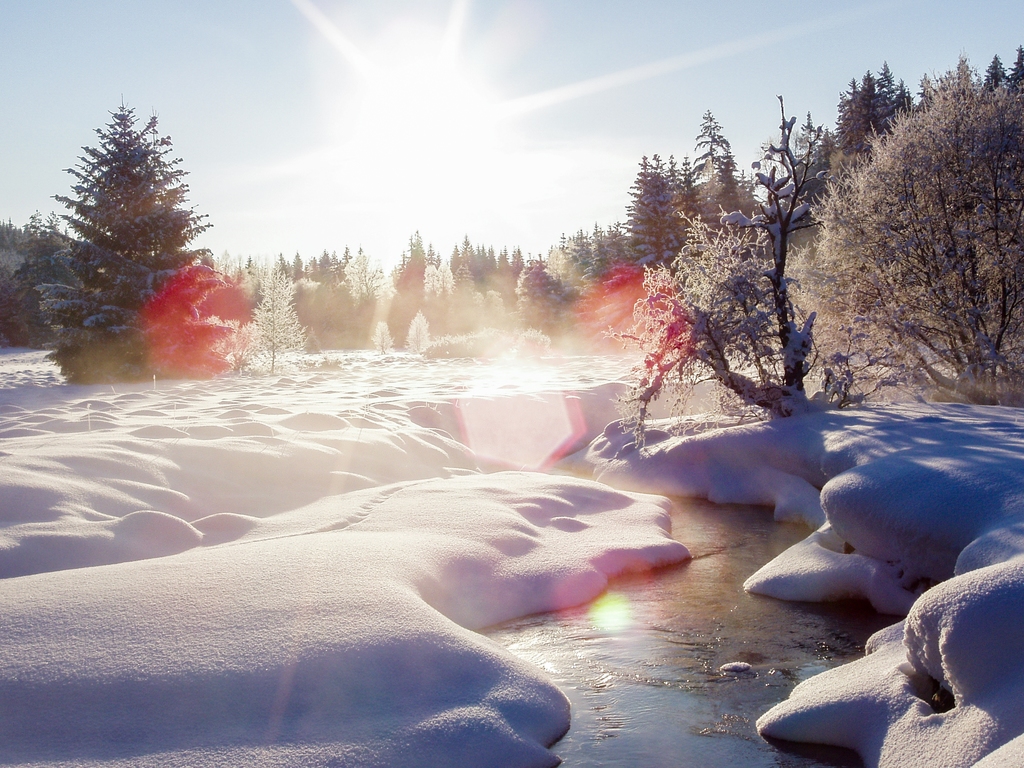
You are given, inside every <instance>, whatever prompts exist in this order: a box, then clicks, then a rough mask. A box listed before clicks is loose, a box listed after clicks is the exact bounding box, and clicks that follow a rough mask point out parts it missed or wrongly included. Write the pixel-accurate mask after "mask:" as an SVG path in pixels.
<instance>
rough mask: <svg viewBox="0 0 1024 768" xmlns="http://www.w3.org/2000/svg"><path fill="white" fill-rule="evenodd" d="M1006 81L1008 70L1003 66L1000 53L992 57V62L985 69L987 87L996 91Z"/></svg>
mask: <svg viewBox="0 0 1024 768" xmlns="http://www.w3.org/2000/svg"><path fill="white" fill-rule="evenodd" d="M1005 82H1006V70H1005V69H1004V68H1003V62H1002V61H1001V60H1000V58H999V54H996V55H995V56H993V57H992V63H991V64H989V65H988V69H986V70H985V87H986V88H988V89H989V90H990V91H994V90H995V89H996V88H1001V87H1002V86H1003V85H1004V84H1005Z"/></svg>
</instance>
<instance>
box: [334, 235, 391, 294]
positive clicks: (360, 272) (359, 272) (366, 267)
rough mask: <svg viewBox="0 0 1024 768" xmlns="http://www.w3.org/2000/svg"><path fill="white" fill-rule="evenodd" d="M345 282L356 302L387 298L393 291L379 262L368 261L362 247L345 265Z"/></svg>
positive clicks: (368, 258)
mask: <svg viewBox="0 0 1024 768" xmlns="http://www.w3.org/2000/svg"><path fill="white" fill-rule="evenodd" d="M345 284H346V285H347V286H348V290H349V292H350V293H351V294H352V299H353V300H354V301H356V302H367V301H373V300H376V299H383V298H388V297H389V296H390V295H391V294H392V293H393V292H394V287H393V286H392V284H391V280H390V279H389V278H388V276H387V275H386V274H385V272H384V269H383V268H382V267H381V266H380V264H378V263H376V262H372V261H370V257H369V256H367V255H366V254H365V253H364V252H363V249H362V248H360V249H359V251H358V252H357V253H356V255H355V256H353V257H352V259H351V261H349V263H348V264H347V265H346V267H345Z"/></svg>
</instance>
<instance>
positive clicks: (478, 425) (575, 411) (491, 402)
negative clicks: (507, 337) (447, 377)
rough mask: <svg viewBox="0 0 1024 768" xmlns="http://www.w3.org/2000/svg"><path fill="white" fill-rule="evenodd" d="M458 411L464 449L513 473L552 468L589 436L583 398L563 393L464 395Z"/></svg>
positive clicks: (457, 406) (460, 400) (459, 402)
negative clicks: (584, 415) (466, 448)
mask: <svg viewBox="0 0 1024 768" xmlns="http://www.w3.org/2000/svg"><path fill="white" fill-rule="evenodd" d="M456 408H457V410H458V415H459V426H460V427H461V429H462V437H463V440H464V441H465V443H466V445H468V446H469V447H470V448H471V449H472V451H473V452H474V453H475V454H476V455H477V456H478V457H479V458H481V459H483V460H485V461H489V462H492V463H494V464H498V465H500V466H504V467H509V468H513V469H530V470H535V469H542V468H547V467H550V466H551V465H552V464H554V463H555V462H556V461H558V460H559V459H560V458H562V456H564V455H565V454H566V452H567V451H568V450H570V449H571V448H573V447H574V446H575V444H576V442H577V441H578V440H579V439H580V438H581V437H582V436H583V435H585V434H586V432H587V427H586V420H585V419H584V417H583V413H582V410H581V408H580V402H579V398H577V397H572V396H569V395H565V394H563V393H561V392H553V393H552V392H547V393H541V394H518V395H511V396H497V397H481V396H477V397H463V398H460V399H459V400H458V402H457V403H456Z"/></svg>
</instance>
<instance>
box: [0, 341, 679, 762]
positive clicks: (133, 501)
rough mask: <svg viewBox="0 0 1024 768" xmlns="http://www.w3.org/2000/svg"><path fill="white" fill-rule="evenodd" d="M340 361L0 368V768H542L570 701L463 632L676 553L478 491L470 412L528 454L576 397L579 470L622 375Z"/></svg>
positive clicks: (483, 488) (578, 517) (609, 509)
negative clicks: (167, 370) (57, 376)
mask: <svg viewBox="0 0 1024 768" xmlns="http://www.w3.org/2000/svg"><path fill="white" fill-rule="evenodd" d="M340 362H341V365H342V368H341V370H340V371H337V372H327V371H324V372H317V371H312V372H310V371H302V370H292V371H289V372H288V373H287V375H282V376H271V377H264V378H232V377H227V378H222V379H218V380H214V381H209V382H156V383H155V384H149V385H132V386H127V385H116V386H113V387H111V386H106V387H81V386H57V385H56V384H57V383H58V382H56V381H55V380H54V379H53V378H52V370H49V372H47V370H48V369H47V364H46V363H44V362H43V361H42V359H41V354H40V353H34V352H27V351H21V350H14V351H11V350H5V351H3V353H2V354H0V381H3V383H4V384H3V386H5V387H6V388H5V389H3V390H0V525H2V528H0V575H2V576H4V577H5V578H2V579H0V605H2V606H3V612H2V616H3V621H2V623H0V762H4V763H5V764H10V765H19V764H32V765H56V764H61V765H82V766H85V765H89V766H129V765H131V766H139V765H225V766H228V765H240V764H248V765H254V766H263V765H267V766H269V765H274V766H278V765H352V764H358V765H367V766H376V765H380V766H385V765H387V766H412V765H415V766H430V765H455V764H459V765H475V766H487V765H495V766H499V765H500V766H519V765H521V766H534V765H536V766H542V765H554V764H556V763H557V757H556V756H555V755H554V753H552V752H551V751H550V750H549V749H548V747H549V746H550V745H551V744H553V743H554V742H555V741H557V739H558V738H560V737H561V735H562V734H563V733H564V732H565V731H566V729H567V728H568V725H569V708H568V702H567V700H566V698H565V697H564V695H563V694H562V693H561V692H560V691H559V690H558V689H557V688H556V687H555V686H554V685H553V684H552V683H551V682H550V681H549V680H548V679H547V677H546V675H545V673H544V672H542V671H541V670H540V669H537V668H535V667H533V666H531V665H529V664H527V663H525V662H523V661H520V660H517V659H516V658H515V657H514V656H512V655H511V654H509V653H508V652H507V651H505V650H504V649H502V648H500V647H499V646H497V645H496V644H495V643H493V642H491V641H490V640H488V639H487V638H485V637H483V636H482V635H479V634H477V633H476V632H474V631H473V630H476V629H480V628H483V627H486V626H488V625H490V624H494V623H496V622H499V621H503V620H506V619H509V618H513V617H517V616H522V615H526V614H530V613H534V612H539V611H546V610H553V609H557V608H561V607H567V606H571V605H577V604H580V603H582V602H586V601H588V600H591V599H593V598H595V597H596V596H598V595H599V594H600V593H601V592H602V591H603V590H604V588H605V585H606V584H607V583H608V579H609V578H610V577H611V576H614V575H615V574H618V573H622V572H625V571H630V570H636V569H649V568H651V567H657V566H661V565H667V564H670V563H675V562H679V561H681V560H683V559H685V558H687V557H688V553H687V551H686V549H685V547H683V546H682V545H681V544H679V543H678V542H676V541H674V540H672V539H671V537H670V536H669V535H668V530H669V525H670V523H669V517H668V513H667V506H666V502H665V501H664V500H662V499H658V498H655V497H651V496H646V495H641V494H635V493H624V492H620V491H616V490H613V489H611V488H609V487H607V486H605V485H601V484H598V483H595V482H592V481H588V480H580V479H576V478H571V477H563V476H553V475H546V474H541V473H537V472H528V471H501V472H494V473H484V472H482V471H481V470H480V466H479V463H478V458H477V457H476V456H475V455H474V454H473V453H472V451H471V450H470V449H469V448H468V447H467V445H466V444H465V443H464V442H463V441H462V440H463V437H464V436H463V435H462V434H460V428H459V424H460V413H459V405H458V404H459V403H462V404H463V405H464V404H466V403H469V402H475V401H476V400H477V399H479V400H481V401H483V402H495V401H501V402H502V403H505V404H507V401H509V400H514V399H515V398H517V397H521V398H526V400H528V401H529V402H531V403H536V402H543V403H545V404H547V407H546V408H542V409H536V408H534V409H532V410H531V409H529V408H527V409H526V410H525V411H523V412H524V413H527V414H533V413H535V414H537V415H536V417H535V418H534V427H535V429H537V430H541V431H543V429H544V428H545V423H544V420H545V419H547V418H549V417H550V412H549V408H550V407H552V404H554V403H557V401H558V396H559V395H561V396H562V397H563V399H565V398H572V405H571V406H565V407H566V408H567V409H569V411H571V412H572V413H574V414H576V421H575V422H574V425H575V426H573V430H574V433H573V434H571V435H568V436H567V438H571V442H565V440H563V443H565V444H564V445H563V446H562V449H563V450H565V449H568V448H570V447H571V448H578V447H580V446H581V445H585V444H586V442H587V441H589V440H590V439H591V438H592V437H593V436H594V435H595V434H596V433H597V432H598V431H599V430H600V429H601V428H602V427H603V426H604V424H605V422H606V420H607V418H606V417H608V416H609V414H610V413H611V412H612V411H613V408H614V403H613V402H612V399H613V395H614V394H615V393H617V392H621V391H622V389H623V386H622V385H621V384H619V383H617V382H618V379H619V378H621V375H622V373H623V370H624V367H625V364H624V363H623V361H621V360H617V359H608V360H604V361H601V360H598V359H595V358H587V359H585V360H582V359H581V360H580V361H576V362H574V361H573V360H568V361H563V362H562V363H561V364H560V365H558V366H551V365H545V364H543V363H540V362H538V363H531V362H524V361H511V362H507V363H505V362H501V361H498V362H493V363H479V364H478V363H471V362H467V361H422V360H419V359H416V358H412V357H409V356H405V357H403V356H395V357H393V358H391V359H388V360H384V359H381V358H379V357H376V356H373V355H368V354H367V355H359V354H352V355H346V356H343V358H342V359H341V361H340ZM566 393H571V394H566ZM479 407H480V406H479V403H477V404H476V405H474V408H473V409H472V410H473V412H474V413H477V412H478V410H479ZM506 411H507V412H509V413H513V414H514V413H515V409H503V410H502V412H506ZM523 421H524V420H523V419H522V418H521V417H520V419H519V421H518V422H517V423H516V424H515V429H516V430H518V431H519V432H522V431H523V430H524V429H525V428H526V427H525V426H524V424H523ZM526 421H529V419H527V420H526ZM490 423H492V424H493V426H494V428H495V429H501V428H502V424H501V422H500V419H499V420H498V421H496V422H494V421H492V422H490ZM509 428H511V427H509ZM576 432H578V434H576ZM488 449H489V451H490V452H491V453H496V454H498V455H490V456H488V457H487V464H488V466H489V467H500V466H518V465H521V464H522V457H520V456H518V455H516V456H511V457H510V456H502V455H500V454H501V446H500V445H498V446H495V445H494V444H489V445H488ZM549 459H550V457H544V461H548V460H549Z"/></svg>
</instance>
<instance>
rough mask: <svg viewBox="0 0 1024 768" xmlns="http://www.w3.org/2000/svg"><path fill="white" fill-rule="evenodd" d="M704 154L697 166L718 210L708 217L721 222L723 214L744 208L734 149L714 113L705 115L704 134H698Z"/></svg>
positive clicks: (702, 131) (698, 142) (709, 200)
mask: <svg viewBox="0 0 1024 768" xmlns="http://www.w3.org/2000/svg"><path fill="white" fill-rule="evenodd" d="M701 150H703V151H702V152H701V154H700V155H698V156H697V160H696V166H697V168H698V169H700V172H701V173H702V174H703V176H704V185H705V190H706V193H705V195H704V197H705V199H707V200H708V202H709V203H710V207H711V208H713V209H714V210H708V211H706V212H705V213H706V215H707V216H708V217H710V218H711V219H717V218H718V215H719V211H721V210H725V211H735V210H736V209H738V208H739V207H740V188H739V181H738V179H737V175H736V174H737V169H736V158H735V157H734V156H733V154H732V146H731V145H730V144H729V140H728V139H727V138H725V135H724V134H723V133H722V126H721V125H719V123H718V121H717V120H715V116H714V115H713V114H711V111H710V110H708V111H707V112H705V113H704V118H703V121H702V122H701V125H700V133H698V134H697V151H699V152H700V151H701Z"/></svg>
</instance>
